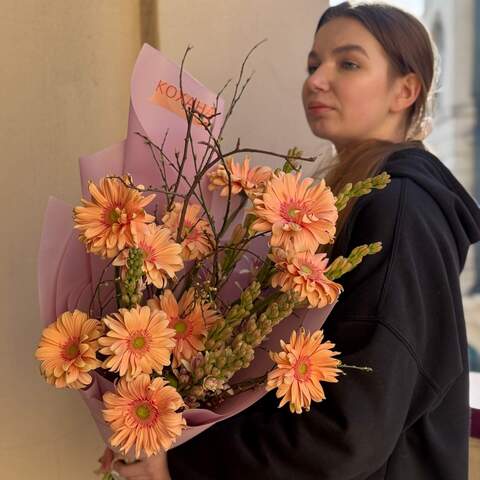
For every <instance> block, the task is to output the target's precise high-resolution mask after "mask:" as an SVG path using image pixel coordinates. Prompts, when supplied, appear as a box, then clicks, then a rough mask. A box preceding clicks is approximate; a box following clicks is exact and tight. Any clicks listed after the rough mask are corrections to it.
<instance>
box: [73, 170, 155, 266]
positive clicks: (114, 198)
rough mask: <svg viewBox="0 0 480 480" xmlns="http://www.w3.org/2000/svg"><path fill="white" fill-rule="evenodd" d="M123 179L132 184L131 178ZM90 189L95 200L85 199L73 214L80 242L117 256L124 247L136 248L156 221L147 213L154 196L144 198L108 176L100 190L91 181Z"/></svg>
mask: <svg viewBox="0 0 480 480" xmlns="http://www.w3.org/2000/svg"><path fill="white" fill-rule="evenodd" d="M123 179H124V180H125V181H126V182H127V181H130V179H129V177H128V176H124V177H123ZM88 190H89V192H90V195H91V197H92V200H91V201H88V200H84V199H82V200H81V202H82V205H81V206H78V207H75V208H74V210H73V211H74V221H75V228H77V229H78V230H80V240H82V242H84V243H85V245H86V247H87V250H88V251H89V252H91V253H95V254H97V255H101V256H103V257H107V258H112V257H114V256H115V255H117V254H118V252H119V251H120V250H122V249H123V248H125V247H131V246H133V245H134V243H135V238H136V236H137V233H138V232H139V231H141V230H143V228H144V226H145V224H146V223H150V222H153V221H154V220H155V217H153V216H152V215H149V214H147V213H146V212H145V210H144V207H145V206H146V205H148V204H149V203H150V202H151V201H152V200H153V199H154V198H155V195H154V194H152V195H148V196H147V197H143V196H142V195H141V194H140V193H139V192H138V191H137V190H135V189H133V188H128V187H127V186H125V185H124V184H123V183H122V182H121V181H120V180H118V179H114V178H107V177H105V178H102V179H101V180H100V185H99V186H98V187H97V186H96V185H95V184H94V183H93V182H89V184H88Z"/></svg>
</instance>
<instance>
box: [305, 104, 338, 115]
mask: <svg viewBox="0 0 480 480" xmlns="http://www.w3.org/2000/svg"><path fill="white" fill-rule="evenodd" d="M330 110H333V108H332V107H326V106H324V105H310V106H309V107H308V112H309V113H310V114H312V115H319V114H321V113H325V112H329V111H330Z"/></svg>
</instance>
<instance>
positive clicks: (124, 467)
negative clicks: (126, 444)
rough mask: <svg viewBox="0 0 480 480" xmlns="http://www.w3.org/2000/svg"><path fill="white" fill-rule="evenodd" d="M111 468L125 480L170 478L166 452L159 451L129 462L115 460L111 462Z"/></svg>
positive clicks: (167, 479) (161, 479) (165, 479)
mask: <svg viewBox="0 0 480 480" xmlns="http://www.w3.org/2000/svg"><path fill="white" fill-rule="evenodd" d="M112 469H113V470H114V471H115V472H117V473H118V474H119V475H120V476H121V477H122V478H124V479H125V480H171V477H170V473H169V472H168V464H167V454H166V452H160V453H158V454H157V455H152V456H151V457H148V458H145V459H143V460H140V461H138V462H135V463H131V464H127V463H124V462H123V461H122V460H116V461H115V462H113V465H112Z"/></svg>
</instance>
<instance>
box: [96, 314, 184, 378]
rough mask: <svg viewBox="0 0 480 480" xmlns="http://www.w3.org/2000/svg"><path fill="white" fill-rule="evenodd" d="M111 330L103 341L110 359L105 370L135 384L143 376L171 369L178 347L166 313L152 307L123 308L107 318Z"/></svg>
mask: <svg viewBox="0 0 480 480" xmlns="http://www.w3.org/2000/svg"><path fill="white" fill-rule="evenodd" d="M103 322H104V323H105V325H106V326H107V327H108V329H109V330H108V332H107V334H106V335H105V336H103V337H101V338H100V339H99V343H100V345H102V346H103V347H104V348H102V349H101V350H100V353H103V354H104V355H107V356H108V358H106V359H105V361H104V363H103V367H104V368H106V369H109V370H110V371H112V372H118V373H119V375H120V376H122V377H123V376H124V375H125V376H126V378H127V380H131V379H133V378H135V377H136V376H138V375H140V374H141V373H148V374H151V373H152V372H153V371H155V372H157V373H162V369H163V367H164V366H165V365H170V355H171V353H172V350H173V348H174V347H175V341H174V339H173V337H174V336H175V330H173V329H171V328H169V327H168V319H167V316H166V315H165V313H163V312H161V311H159V310H155V311H152V310H151V309H150V307H147V306H145V307H140V306H138V305H137V306H136V307H134V308H131V309H130V310H129V309H127V308H121V309H120V310H119V312H118V313H113V314H112V315H111V316H108V315H107V316H106V317H105V318H104V319H103Z"/></svg>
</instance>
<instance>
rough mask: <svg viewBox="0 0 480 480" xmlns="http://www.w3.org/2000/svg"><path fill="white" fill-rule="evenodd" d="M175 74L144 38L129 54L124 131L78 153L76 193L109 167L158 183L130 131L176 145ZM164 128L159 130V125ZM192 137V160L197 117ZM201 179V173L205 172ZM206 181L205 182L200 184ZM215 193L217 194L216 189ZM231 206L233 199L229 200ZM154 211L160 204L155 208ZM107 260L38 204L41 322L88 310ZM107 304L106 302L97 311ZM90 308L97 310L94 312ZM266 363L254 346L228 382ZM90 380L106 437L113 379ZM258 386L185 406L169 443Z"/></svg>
mask: <svg viewBox="0 0 480 480" xmlns="http://www.w3.org/2000/svg"><path fill="white" fill-rule="evenodd" d="M179 74H180V69H179V67H178V66H177V65H175V64H174V63H172V62H170V61H169V60H168V59H167V58H165V57H164V56H163V55H162V54H161V53H160V52H159V51H158V50H156V49H154V48H153V47H151V46H149V45H148V44H144V46H143V47H142V49H141V51H140V54H139V56H138V59H137V61H136V64H135V67H134V71H133V75H132V80H131V99H130V112H129V119H128V132H127V137H126V139H125V140H123V141H122V142H119V143H117V144H115V145H112V146H110V147H107V148H105V149H103V150H101V151H99V152H97V153H95V154H93V155H88V156H84V157H81V158H80V177H81V185H82V194H83V196H84V198H89V193H88V181H89V180H91V181H94V182H97V181H98V180H99V179H100V178H101V177H103V176H105V175H109V174H113V175H121V174H124V173H129V174H131V175H132V176H133V179H134V182H135V183H136V184H139V183H142V184H144V185H145V186H149V185H157V186H158V185H161V176H160V173H159V170H158V167H157V165H156V162H155V161H154V160H153V157H152V152H151V150H150V148H149V147H148V145H146V144H145V141H144V139H142V137H141V136H139V135H137V133H136V132H139V133H141V134H142V135H144V136H146V137H148V138H149V139H150V140H151V141H152V142H154V143H155V144H157V145H161V144H162V143H163V141H164V139H165V143H164V148H165V152H166V154H167V156H171V157H172V158H174V154H175V151H181V150H182V149H183V142H184V137H185V131H186V121H185V117H184V115H183V110H182V109H181V104H180V105H179ZM183 89H184V91H185V92H186V95H185V99H186V101H189V99H190V98H193V97H194V98H196V99H198V101H199V102H200V103H199V105H200V106H201V108H204V109H205V111H207V112H208V108H211V106H212V105H213V104H215V102H216V95H215V94H213V93H211V92H210V91H209V90H208V89H206V88H205V87H204V86H203V85H201V84H200V83H199V82H198V81H197V80H195V79H194V78H193V77H191V76H190V75H189V74H188V73H186V72H184V76H183ZM223 109H224V102H223V100H222V99H219V100H218V111H220V112H223ZM221 121H222V115H219V117H217V118H216V123H215V124H214V126H213V133H214V134H218V132H219V129H220V128H221ZM167 130H168V133H167V136H166V138H165V135H166V132H167ZM191 134H192V139H193V141H194V146H195V149H196V151H197V155H198V158H197V161H198V160H199V158H200V157H201V155H202V154H203V151H204V148H205V147H204V146H202V145H199V144H198V142H200V141H208V134H207V132H206V131H205V129H204V128H203V127H202V126H201V125H199V124H193V125H192V129H191ZM166 172H167V178H169V180H170V181H173V179H174V178H176V172H175V171H174V169H173V168H172V167H171V166H169V165H166ZM194 174H195V169H194V159H193V157H192V156H191V153H189V154H188V156H187V161H186V164H185V176H186V177H187V179H191V178H193V176H194ZM204 182H206V179H204ZM203 186H204V187H205V184H204V185H203ZM186 188H187V185H186V183H185V182H182V183H181V185H180V191H185V189H186ZM204 192H205V196H206V201H207V204H208V205H209V207H210V209H211V210H210V211H211V213H212V214H213V215H214V218H215V219H216V220H217V221H219V219H221V218H223V209H224V203H225V202H223V201H218V199H217V201H215V202H214V201H213V194H212V193H211V192H208V190H207V189H206V188H204ZM215 195H218V194H217V193H215ZM158 196H159V197H160V198H159V204H158V207H159V208H160V209H162V208H164V206H165V205H164V202H163V201H162V200H163V197H162V196H161V195H158ZM232 208H235V205H234V206H233V207H232ZM160 211H161V210H160ZM258 240H259V241H256V242H255V243H254V244H253V246H252V248H253V249H254V250H255V251H256V252H257V254H259V255H263V254H265V252H266V245H265V243H266V242H265V241H263V240H262V239H258ZM106 265H107V262H106V261H104V260H102V259H101V258H99V257H96V256H94V255H90V254H87V253H86V251H85V247H84V245H83V244H82V243H81V242H80V241H79V240H78V234H77V232H76V231H75V230H74V229H73V218H72V207H71V206H70V205H68V204H66V203H64V202H62V201H60V200H58V199H56V198H53V197H52V198H50V199H49V201H48V204H47V209H46V212H45V218H44V224H43V230H42V235H41V241H40V249H39V256H38V289H39V302H40V315H41V319H42V323H43V325H45V326H47V325H48V324H50V323H51V322H53V321H55V319H56V318H57V317H58V316H59V315H60V314H61V313H63V312H64V311H67V310H73V309H75V308H78V309H80V310H83V311H85V312H88V310H89V307H90V301H91V298H92V296H93V294H94V291H95V290H94V289H95V286H96V285H97V283H98V280H99V278H100V276H101V275H102V273H103V275H104V276H103V279H104V280H107V279H112V278H113V273H112V272H111V271H110V269H109V268H106ZM248 268H249V261H248V259H247V258H246V257H244V258H243V260H242V262H241V263H240V264H239V265H238V268H237V271H238V272H242V271H245V272H247V270H248ZM248 281H249V275H248V273H235V275H234V276H233V277H232V280H231V281H230V282H229V284H228V285H227V286H226V288H225V289H224V291H223V290H222V295H223V296H224V299H225V300H226V301H230V300H231V299H233V298H237V297H238V295H239V293H240V289H241V288H244V287H245V286H246V284H247V282H248ZM112 294H113V285H112V287H111V288H108V287H107V288H103V289H101V290H100V295H101V298H102V299H103V300H104V301H105V300H106V299H108V298H110V297H111V296H112ZM332 308H333V305H329V306H327V307H325V308H323V309H321V310H313V309H312V310H308V311H307V310H303V311H300V312H296V314H294V315H292V316H290V317H289V318H288V319H286V320H284V321H283V322H282V323H281V324H280V325H278V326H277V327H276V328H275V329H274V330H273V332H272V334H271V335H270V337H269V338H268V339H267V341H266V344H263V347H266V349H272V350H278V349H279V341H280V339H285V340H287V339H288V338H289V337H290V332H291V331H292V330H293V329H296V328H298V327H300V326H301V325H303V326H304V327H305V328H307V329H310V330H315V329H318V328H321V326H322V325H323V322H324V321H325V319H326V318H327V316H328V314H329V313H330V311H331V310H332ZM113 310H114V305H113V302H112V303H110V307H109V308H107V310H106V311H104V313H109V312H110V311H113ZM95 313H96V315H98V314H99V312H95ZM271 365H272V363H271V360H270V359H269V357H268V354H267V353H266V352H265V351H264V350H263V349H262V350H260V349H259V350H257V352H256V356H255V359H254V361H253V362H252V364H251V365H250V367H249V368H248V369H245V370H242V371H241V372H238V373H237V374H236V376H235V377H234V378H233V379H232V383H235V381H240V380H243V379H247V378H253V377H257V376H260V375H263V374H264V373H265V372H266V371H267V370H269V369H270V367H271ZM92 376H93V381H92V383H91V385H90V386H89V387H88V388H87V389H84V390H82V391H80V394H81V395H82V397H83V399H84V401H85V403H86V404H87V406H88V408H89V410H90V412H91V414H92V416H93V418H94V419H95V422H96V424H97V426H98V428H99V431H100V433H101V434H102V436H103V438H104V439H105V442H106V443H107V444H108V438H109V437H110V435H111V431H110V428H109V427H108V425H107V424H106V423H105V422H104V420H103V416H102V408H103V403H102V396H103V394H104V393H105V392H106V391H111V390H114V385H113V384H112V382H110V381H108V380H107V379H105V378H103V377H102V376H100V375H99V374H98V373H97V372H93V375H92ZM265 393H266V391H265V389H264V388H257V389H255V390H250V391H247V392H244V393H241V394H238V395H236V396H234V397H231V398H229V399H227V400H226V401H225V402H224V403H223V404H222V405H221V406H220V407H219V408H218V409H216V410H215V411H211V410H207V409H191V410H187V411H185V412H184V416H185V418H186V420H187V424H188V427H187V428H186V430H185V431H184V433H183V434H182V435H181V437H179V438H178V439H177V441H176V443H175V444H174V447H175V446H178V445H181V444H182V443H184V442H186V441H188V440H189V439H191V438H192V437H194V436H196V435H198V434H199V433H201V432H202V431H204V430H206V429H207V428H209V427H210V426H212V425H213V424H215V423H216V422H218V421H221V420H225V419H226V418H228V417H230V416H232V415H235V414H237V413H239V412H241V411H242V410H244V409H246V408H248V407H249V406H250V405H252V404H253V403H255V402H256V401H257V400H259V399H260V398H261V397H263V396H264V395H265Z"/></svg>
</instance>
